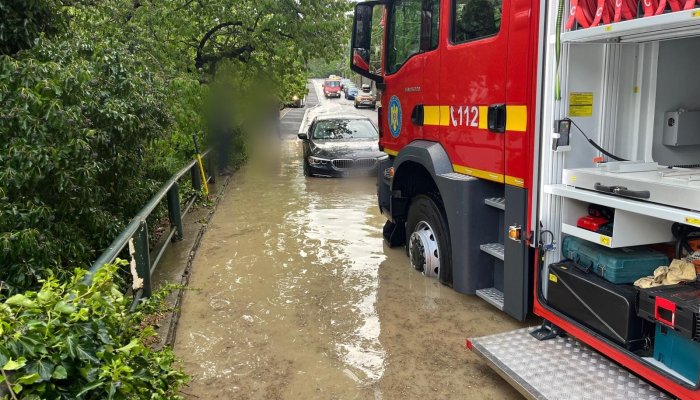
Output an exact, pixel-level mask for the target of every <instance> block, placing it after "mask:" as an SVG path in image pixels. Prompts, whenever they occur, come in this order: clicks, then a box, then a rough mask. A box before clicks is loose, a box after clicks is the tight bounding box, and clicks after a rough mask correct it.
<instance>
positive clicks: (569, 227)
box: [545, 185, 673, 248]
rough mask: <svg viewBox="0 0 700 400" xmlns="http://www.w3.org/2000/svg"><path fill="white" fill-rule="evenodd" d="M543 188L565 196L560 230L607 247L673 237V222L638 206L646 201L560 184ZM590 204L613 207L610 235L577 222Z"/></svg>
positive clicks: (657, 240)
mask: <svg viewBox="0 0 700 400" xmlns="http://www.w3.org/2000/svg"><path fill="white" fill-rule="evenodd" d="M545 191H546V192H548V193H550V194H554V195H558V196H562V197H563V198H564V200H563V201H564V204H563V220H562V233H565V234H568V235H573V236H576V237H579V238H581V239H584V240H587V241H589V242H593V243H596V244H599V245H602V246H605V247H610V248H619V247H628V246H641V245H646V244H653V243H666V242H670V241H672V240H673V234H672V233H671V225H672V224H673V222H672V221H669V220H665V219H660V218H656V215H657V214H655V213H651V212H649V213H647V212H644V211H642V210H641V208H640V207H642V206H643V205H646V204H645V203H643V202H635V201H633V200H627V199H621V198H617V197H613V196H608V195H602V194H597V193H594V192H589V191H587V190H581V189H575V188H570V187H567V186H563V185H552V186H550V187H549V188H548V189H546V190H545ZM627 203H642V204H641V205H639V204H627ZM589 204H599V205H603V206H606V207H611V208H614V209H615V223H614V227H613V231H612V235H604V234H600V233H596V232H593V231H589V230H586V229H581V228H579V227H578V226H576V222H577V221H578V219H579V218H580V217H582V216H584V215H587V214H588V205H589ZM657 207H659V206H657Z"/></svg>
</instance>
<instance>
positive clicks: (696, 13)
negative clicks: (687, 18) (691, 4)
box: [690, 11, 700, 18]
mask: <svg viewBox="0 0 700 400" xmlns="http://www.w3.org/2000/svg"><path fill="white" fill-rule="evenodd" d="M690 15H692V16H693V17H695V18H697V17H700V11H693V13H692V14H690Z"/></svg>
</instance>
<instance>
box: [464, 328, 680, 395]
mask: <svg viewBox="0 0 700 400" xmlns="http://www.w3.org/2000/svg"><path fill="white" fill-rule="evenodd" d="M533 330H535V328H525V329H518V330H515V331H511V332H505V333H501V334H497V335H491V336H484V337H480V338H475V339H468V340H467V347H468V348H470V349H471V350H472V351H474V352H475V353H477V354H478V355H480V356H481V357H483V358H484V359H485V360H486V361H487V363H488V364H489V366H491V368H493V369H494V370H495V371H496V372H498V374H499V375H501V376H502V377H503V378H504V379H505V380H506V381H508V382H509V383H510V384H511V385H513V386H514V387H515V388H516V389H518V391H519V392H520V393H522V394H523V395H524V396H525V397H527V398H528V399H538V400H554V399H568V400H588V399H606V400H616V399H619V400H623V399H640V400H642V399H643V400H651V399H670V398H671V397H669V396H668V395H667V394H665V393H663V392H660V391H659V390H658V389H656V388H655V387H653V386H651V385H650V384H649V383H647V382H645V381H643V380H642V379H641V378H639V377H637V376H636V375H633V374H632V373H631V372H629V371H627V370H626V369H624V368H622V367H620V366H619V365H617V364H615V363H614V362H613V361H611V360H609V359H607V358H605V357H604V356H602V355H601V354H599V353H598V352H596V351H595V350H593V349H591V348H590V347H588V346H586V345H584V344H582V343H580V342H578V341H577V340H575V339H572V338H570V337H557V338H555V339H551V340H545V341H539V340H537V339H535V338H534V337H532V336H531V335H530V332H532V331H533Z"/></svg>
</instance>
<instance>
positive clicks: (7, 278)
mask: <svg viewBox="0 0 700 400" xmlns="http://www.w3.org/2000/svg"><path fill="white" fill-rule="evenodd" d="M348 9H349V4H348V1H347V0H305V1H302V2H300V1H295V0H210V1H192V0H172V1H161V0H106V1H87V0H0V372H1V374H0V399H3V400H4V399H7V398H13V399H14V398H16V397H19V398H27V399H37V398H42V399H44V398H48V399H105V398H109V399H112V398H113V399H146V398H151V399H171V398H177V391H178V388H179V386H180V385H181V384H182V383H183V382H184V375H183V373H182V372H181V371H180V370H179V369H177V368H174V367H173V362H174V357H173V354H172V352H170V351H169V350H164V351H153V350H151V349H150V348H149V347H148V346H147V345H146V343H147V339H148V336H149V335H151V334H152V333H153V330H152V329H151V328H150V327H148V326H147V325H148V324H144V323H143V319H142V317H143V316H142V315H141V314H140V313H137V314H128V312H127V304H128V301H127V300H126V299H125V298H124V296H123V295H122V294H121V293H122V292H123V290H124V288H123V287H121V286H119V285H118V284H116V283H115V282H117V281H118V280H117V279H116V276H117V275H116V274H118V273H119V271H124V270H125V268H123V265H121V264H120V265H116V266H108V267H107V268H106V269H105V270H103V271H102V272H100V273H99V274H98V276H97V277H96V279H95V281H94V284H93V285H91V286H85V285H83V284H81V283H80V282H82V278H83V276H84V271H83V270H81V269H77V270H76V269H75V268H76V267H78V268H86V267H87V266H88V265H89V264H90V263H91V262H92V261H93V260H95V259H96V258H97V256H98V255H99V254H100V253H101V252H102V251H103V250H104V248H105V247H106V246H107V245H108V244H109V243H110V242H111V241H112V240H113V239H114V238H115V237H116V236H117V234H118V233H119V232H120V231H121V229H122V228H123V227H124V225H125V224H126V223H127V222H128V221H129V220H130V219H131V218H132V217H133V216H134V215H135V214H136V213H137V211H138V210H139V209H140V208H141V207H142V206H143V205H144V204H145V203H146V202H147V200H148V199H149V198H150V197H151V196H152V195H153V194H154V192H155V191H156V190H157V188H158V187H159V186H160V184H161V183H162V182H163V181H164V180H166V179H167V178H168V177H169V176H170V175H171V174H172V173H173V172H174V171H175V170H177V169H179V168H180V167H181V166H182V165H183V164H184V163H185V161H187V160H189V159H191V157H192V155H193V145H192V134H193V133H196V134H198V135H199V136H200V137H199V139H200V140H201V141H202V142H203V143H204V142H205V141H206V137H205V135H204V132H218V133H223V134H221V135H219V136H214V138H215V139H214V140H216V142H213V143H211V144H212V145H214V146H215V147H217V148H223V149H224V150H231V149H232V150H233V151H238V154H239V156H240V154H241V152H242V151H243V150H244V149H245V146H246V143H245V135H244V133H246V132H250V131H251V130H252V129H253V128H254V127H258V126H260V124H259V121H260V120H261V119H262V118H263V117H270V115H272V114H274V113H272V112H270V111H276V109H277V105H278V104H279V102H284V101H285V100H287V99H289V98H290V97H291V96H294V95H303V94H304V93H305V90H306V71H305V66H306V65H308V60H309V59H311V58H326V59H328V58H331V56H332V55H333V54H334V53H335V52H337V48H338V43H341V41H342V39H341V38H342V37H343V36H345V35H346V32H345V22H344V13H345V12H346V11H347V10H348ZM239 158H240V157H239ZM156 217H157V216H156Z"/></svg>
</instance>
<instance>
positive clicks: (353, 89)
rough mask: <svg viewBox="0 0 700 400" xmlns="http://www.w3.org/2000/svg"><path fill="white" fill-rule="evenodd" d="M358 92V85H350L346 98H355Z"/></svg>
mask: <svg viewBox="0 0 700 400" xmlns="http://www.w3.org/2000/svg"><path fill="white" fill-rule="evenodd" d="M358 92H359V91H358V90H357V87H356V86H353V87H349V88H348V90H347V91H345V98H346V99H348V100H355V96H357V93H358Z"/></svg>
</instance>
